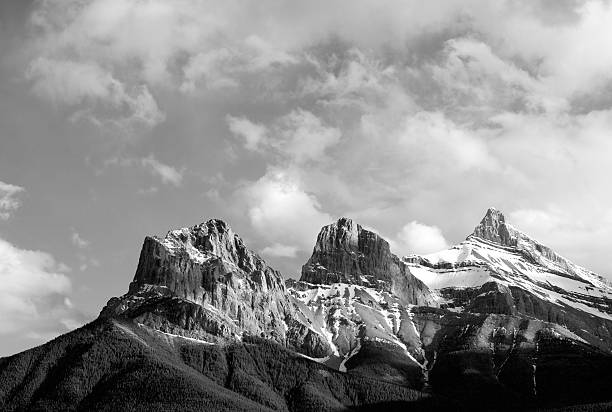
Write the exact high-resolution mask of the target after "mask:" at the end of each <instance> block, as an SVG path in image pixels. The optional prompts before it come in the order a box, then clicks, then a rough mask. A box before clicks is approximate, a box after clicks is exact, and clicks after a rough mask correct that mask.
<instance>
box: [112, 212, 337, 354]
mask: <svg viewBox="0 0 612 412" xmlns="http://www.w3.org/2000/svg"><path fill="white" fill-rule="evenodd" d="M102 315H103V316H107V317H110V316H115V317H116V316H123V317H128V318H132V319H135V320H137V321H138V322H140V323H143V324H145V325H147V326H151V327H153V328H155V329H158V330H161V331H164V332H167V333H173V334H178V335H183V336H188V337H193V338H197V339H205V340H213V341H218V340H219V339H241V338H242V337H243V336H247V335H248V336H258V337H266V338H269V339H272V340H275V341H277V342H279V343H282V344H287V345H288V346H291V347H295V348H296V349H297V350H299V351H302V352H305V353H307V354H309V353H312V352H313V351H314V352H316V353H317V354H318V355H320V354H324V353H325V352H326V351H328V350H329V345H328V344H327V342H326V340H325V339H324V338H323V337H322V336H320V335H319V334H317V333H315V332H314V331H312V330H311V329H310V328H309V325H304V324H302V323H300V322H299V321H298V320H296V319H295V310H294V308H293V305H292V303H291V301H290V299H289V297H288V296H287V295H286V293H285V286H284V282H283V279H282V277H281V275H280V273H279V272H278V271H276V270H274V269H273V268H271V267H270V266H268V265H267V264H266V263H265V261H264V260H263V259H261V258H260V257H259V256H258V255H257V254H255V253H254V252H252V251H250V250H249V249H248V248H247V247H246V246H245V245H244V243H243V241H242V239H241V238H240V237H239V236H237V235H236V234H234V233H233V231H232V230H231V228H230V227H229V226H228V225H227V224H226V223H225V222H223V221H221V220H209V221H208V222H205V223H202V224H199V225H196V226H193V227H190V228H183V229H179V230H174V231H170V232H168V234H167V235H166V237H165V238H164V239H158V238H156V237H147V238H145V241H144V244H143V247H142V251H141V253H140V259H139V262H138V268H137V270H136V275H135V276H134V280H133V281H132V283H131V284H130V288H129V291H128V293H127V294H126V295H124V296H122V297H120V298H113V299H111V300H110V301H109V303H108V305H107V306H106V308H104V309H103V311H102ZM288 331H290V333H288Z"/></svg>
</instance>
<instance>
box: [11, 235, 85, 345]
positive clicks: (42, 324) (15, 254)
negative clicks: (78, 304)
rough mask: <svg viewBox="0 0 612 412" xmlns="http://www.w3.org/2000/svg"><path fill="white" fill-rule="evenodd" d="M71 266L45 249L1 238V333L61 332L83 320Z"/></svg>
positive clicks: (40, 333)
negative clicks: (74, 296) (72, 297)
mask: <svg viewBox="0 0 612 412" xmlns="http://www.w3.org/2000/svg"><path fill="white" fill-rule="evenodd" d="M67 271H68V268H67V267H66V266H65V265H62V264H61V263H58V262H57V261H56V260H55V259H54V258H53V256H51V255H50V254H48V253H45V252H41V251H33V250H25V249H20V248H18V247H16V246H14V245H12V244H11V243H9V242H7V241H6V240H4V239H0V313H2V324H1V325H0V334H2V335H5V334H15V333H24V334H25V333H31V334H39V335H40V336H42V337H48V336H49V335H50V334H51V335H57V334H59V333H61V332H65V331H67V330H68V329H69V328H68V327H67V326H66V324H67V323H68V324H69V325H70V327H74V326H75V325H80V324H82V321H83V319H82V315H80V314H79V313H78V311H76V310H75V309H74V308H73V307H72V304H71V303H70V299H69V295H70V293H71V290H72V284H71V282H70V279H69V278H68V276H67V275H66V272H67Z"/></svg>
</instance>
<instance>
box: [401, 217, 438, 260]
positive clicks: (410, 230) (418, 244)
mask: <svg viewBox="0 0 612 412" xmlns="http://www.w3.org/2000/svg"><path fill="white" fill-rule="evenodd" d="M396 238H397V241H396V244H395V245H394V248H395V249H396V250H397V252H398V253H400V254H401V255H409V254H426V253H432V252H439V251H441V250H444V249H446V248H447V247H448V242H447V241H446V239H445V238H444V236H443V235H442V231H441V230H440V228H438V227H437V226H428V225H425V224H423V223H419V222H417V221H414V220H413V221H412V222H410V223H408V224H406V225H404V227H402V229H401V230H400V231H399V233H398V234H397V236H396Z"/></svg>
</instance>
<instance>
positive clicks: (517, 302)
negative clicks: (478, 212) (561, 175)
mask: <svg viewBox="0 0 612 412" xmlns="http://www.w3.org/2000/svg"><path fill="white" fill-rule="evenodd" d="M404 260H405V262H406V263H407V264H408V265H409V267H410V271H411V272H412V273H413V274H414V275H415V276H417V277H418V278H419V279H421V280H423V281H424V282H425V283H426V284H427V285H428V286H429V287H430V288H431V289H433V290H434V291H436V290H437V291H438V293H440V294H441V295H442V296H443V298H444V299H445V301H446V302H445V303H444V304H443V305H442V306H443V307H445V308H450V309H452V310H454V311H468V312H472V313H496V314H508V315H520V316H529V317H536V318H538V319H541V320H543V321H546V322H554V323H557V324H560V325H564V326H566V327H567V328H569V329H570V330H571V331H572V332H573V333H576V334H577V335H579V336H580V337H581V338H582V339H584V340H586V341H588V342H589V343H590V344H592V345H595V346H597V347H600V348H603V349H606V350H609V349H612V334H611V331H612V287H611V286H610V283H609V281H607V280H605V279H603V278H602V277H601V276H598V275H596V274H594V273H593V272H591V271H589V270H587V269H585V268H582V267H580V266H578V265H576V264H574V263H572V262H570V261H569V260H567V259H565V258H564V257H562V256H560V255H558V254H557V253H555V252H554V251H553V250H552V249H550V248H549V247H546V246H544V245H542V244H541V243H539V242H537V241H536V240H534V239H532V238H530V237H529V236H527V235H526V234H524V233H522V232H520V231H519V230H517V229H515V228H514V227H512V226H511V225H510V224H509V223H508V221H507V219H506V217H505V216H504V214H503V213H502V212H500V211H499V210H496V209H493V208H491V209H489V210H488V211H487V212H486V214H485V216H484V218H483V219H482V221H481V222H480V223H479V224H478V225H477V226H476V228H475V229H474V232H473V233H472V234H471V235H469V236H468V237H467V238H466V240H465V241H464V242H462V243H460V244H458V245H455V246H453V247H451V248H450V249H448V250H445V251H441V252H438V253H432V254H429V255H425V256H421V257H418V258H415V257H410V258H409V259H408V258H406V259H404Z"/></svg>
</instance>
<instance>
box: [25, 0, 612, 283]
mask: <svg viewBox="0 0 612 412" xmlns="http://www.w3.org/2000/svg"><path fill="white" fill-rule="evenodd" d="M322 9H325V10H326V13H325V14H324V15H321V12H320V10H322ZM346 10H350V11H351V12H350V13H346ZM415 10H418V12H415ZM611 15H612V5H611V4H610V3H606V2H602V1H597V0H587V1H583V2H534V1H527V0H519V1H512V2H501V3H499V2H490V1H486V0H466V1H462V2H448V1H445V0H433V1H429V2H427V4H423V2H418V1H416V0H415V1H413V0H408V1H400V0H397V1H395V0H392V1H390V2H384V3H381V2H379V1H360V2H357V3H356V2H352V1H349V0H341V1H338V2H334V3H333V4H328V3H323V2H321V1H318V0H317V1H311V2H305V3H299V4H298V3H295V2H288V1H287V2H285V1H280V2H278V1H272V0H270V1H268V0H263V1H258V2H253V3H249V4H244V3H243V2H238V1H233V0H230V1H226V2H223V3H215V2H208V1H199V0H177V1H174V2H170V3H169V2H165V1H161V0H151V1H147V2H141V1H136V0H128V1H119V0H111V1H110V2H109V1H108V0H88V1H81V0H71V1H68V2H63V3H62V4H61V5H60V4H59V3H57V2H41V3H39V4H38V5H37V7H36V8H35V12H34V14H33V16H32V25H33V26H34V28H35V29H36V30H35V31H34V32H33V35H32V42H31V44H29V46H30V47H29V48H28V49H27V51H26V52H25V53H26V54H27V55H28V61H29V69H28V70H27V71H26V75H27V78H28V79H29V82H30V84H31V86H32V88H33V90H34V92H35V93H36V95H38V96H40V97H42V98H44V99H46V100H49V101H53V102H55V104H57V105H66V106H68V107H71V108H73V109H74V110H77V109H78V110H77V112H76V113H77V115H76V118H81V117H84V118H88V119H98V120H99V121H100V122H101V124H102V125H103V126H104V125H107V124H109V123H108V122H109V121H111V120H116V121H122V120H123V119H124V118H129V119H140V120H137V121H134V122H135V123H138V124H141V125H144V126H145V128H147V129H150V128H152V127H155V125H157V124H159V123H160V122H161V121H162V120H163V116H164V113H162V109H161V108H165V107H168V108H170V107H171V106H170V104H172V105H174V104H176V105H177V107H178V109H177V110H180V108H181V105H183V106H182V107H185V108H192V107H194V106H196V107H199V106H197V105H196V104H202V105H203V107H210V106H206V105H211V106H213V105H214V108H215V110H216V111H215V113H217V112H218V113H219V114H218V116H220V118H221V119H225V124H224V126H227V128H228V130H225V135H223V132H220V133H219V134H220V135H222V136H221V137H220V140H223V144H227V145H228V146H231V147H230V149H228V150H227V151H226V152H225V154H228V153H231V157H232V159H233V160H236V161H234V162H233V164H232V166H231V167H230V166H227V169H223V167H220V169H223V170H220V171H221V172H224V173H227V172H230V169H231V172H230V173H227V175H228V176H232V177H231V178H230V182H229V183H228V184H227V186H228V187H233V189H235V188H236V186H240V187H241V189H240V190H239V193H240V194H241V196H239V197H240V201H239V202H236V207H238V208H240V209H241V211H243V212H246V213H247V216H249V218H250V221H251V223H252V224H253V227H254V228H256V229H257V230H258V231H259V232H260V233H265V231H264V230H263V229H264V227H265V226H266V224H267V225H270V226H271V224H272V223H273V222H274V221H275V220H274V215H275V214H278V216H279V218H278V219H279V221H281V222H283V221H284V222H287V223H295V224H296V225H297V228H298V229H297V233H300V235H299V236H298V235H297V234H296V236H295V237H292V236H291V235H288V234H286V233H280V232H279V233H275V235H278V236H281V237H280V238H279V239H282V240H275V239H272V237H271V236H269V237H265V235H262V236H264V237H263V239H265V240H266V242H267V243H268V247H269V248H270V249H269V252H272V251H273V250H274V248H273V246H274V244H275V243H278V244H279V245H285V246H288V247H296V248H303V247H305V245H306V244H308V245H310V244H311V242H312V239H313V237H312V236H311V234H310V233H306V232H307V230H306V229H305V228H303V227H302V226H301V225H300V222H295V220H294V219H293V218H290V217H288V216H287V214H288V213H289V212H288V211H286V210H285V209H282V208H278V207H277V203H276V202H275V201H270V200H267V199H277V200H279V203H280V204H284V203H288V204H291V205H294V204H295V205H297V208H298V209H301V210H305V211H306V216H307V217H308V218H309V219H310V220H311V221H312V222H314V223H316V225H315V228H313V229H312V231H316V230H318V226H320V225H321V224H322V223H323V224H324V223H329V221H330V219H328V218H329V216H331V215H334V216H336V215H346V214H349V215H351V216H359V217H362V218H363V219H365V220H366V222H363V223H365V224H367V225H369V226H372V227H381V228H382V229H383V231H384V232H385V233H397V225H398V222H405V221H406V218H405V217H406V215H407V214H408V215H409V216H410V217H409V220H415V221H416V222H435V223H436V224H437V225H438V226H439V227H440V228H442V229H444V234H445V235H446V237H447V238H448V239H450V240H452V241H459V240H462V239H463V238H464V237H465V235H466V234H467V233H469V231H471V229H472V227H473V226H474V225H475V224H476V223H477V220H478V219H479V218H480V217H481V216H480V215H481V214H482V213H483V212H484V210H485V209H486V206H487V205H489V204H497V205H500V207H502V208H504V209H507V210H511V211H518V210H532V211H533V210H540V211H545V212H546V213H548V214H549V215H550V216H557V217H558V218H559V219H561V218H563V219H566V218H567V219H573V220H574V221H577V220H580V221H582V222H583V226H584V227H585V228H590V230H592V229H593V228H594V227H596V223H597V222H596V219H595V218H594V217H592V216H593V215H601V216H604V215H606V213H607V212H606V211H607V208H606V207H607V206H606V205H608V204H610V202H612V198H611V197H610V195H609V194H608V192H609V191H607V190H606V188H607V186H608V182H607V181H606V178H607V176H608V175H609V174H610V170H609V167H608V164H609V161H608V159H607V157H606V155H607V153H610V150H612V146H611V143H610V139H609V138H608V134H609V132H608V131H609V130H610V127H611V126H612V115H611V111H610V105H611V102H612V94H611V93H610V87H609V86H610V85H611V84H612V72H611V71H610V70H609V67H610V64H611V62H612V52H611V51H610V50H611V49H610V48H609V47H607V45H606V42H607V39H608V38H610V25H609V24H608V21H609V20H610V17H611ZM339 22H342V23H341V24H339ZM164 99H167V102H168V106H166V105H165V103H166V101H165V100H164ZM194 99H195V100H194ZM211 102H212V103H211ZM203 110H205V109H203ZM185 112H188V111H187V110H186V111H185ZM126 113H127V114H126ZM170 115H171V114H170V110H169V109H168V116H170ZM200 120H201V119H195V120H194V119H192V120H191V121H192V122H193V124H194V125H197V126H198V127H200V126H202V125H201V123H200ZM186 121H188V120H186ZM206 126H209V125H208V124H206ZM213 134H214V133H211V135H213ZM230 136H233V138H234V139H235V141H237V142H239V143H240V146H242V147H243V148H244V149H246V150H247V151H249V152H253V153H255V155H253V156H248V157H247V158H242V157H241V156H242V155H244V153H243V152H242V151H241V150H239V149H238V145H236V146H232V145H231V144H228V143H227V140H224V139H227V138H228V137H230ZM206 139H210V141H211V142H213V141H214V137H212V136H209V135H207V136H206ZM211 147H212V145H211ZM227 157H228V158H229V157H230V155H229V154H228V156H227ZM144 159H145V160H137V161H134V162H133V163H131V164H133V165H138V166H139V167H140V168H143V169H146V170H148V171H149V173H151V174H155V176H157V177H159V178H161V179H162V181H163V182H165V183H167V184H172V185H180V182H181V176H182V175H183V172H182V170H178V169H176V168H173V167H171V166H168V168H163V167H160V165H163V164H161V163H160V162H159V161H157V159H155V158H150V159H149V160H146V159H148V158H144ZM236 165H238V166H236ZM254 171H259V173H260V174H259V175H256V174H253V173H254ZM262 174H263V175H262ZM245 182H246V183H245ZM249 185H250V187H249ZM213 186H214V185H213ZM247 188H248V189H247ZM207 190H208V192H207V193H208V196H209V198H214V199H219V196H221V197H222V195H223V194H222V193H221V192H220V191H219V190H218V188H216V187H212V188H208V187H207ZM232 192H234V190H232V189H230V190H227V191H226V193H232ZM551 203H552V204H555V205H557V206H556V207H557V208H558V209H559V210H561V212H559V213H556V212H555V213H552V212H551V211H550V210H549V209H548V205H549V204H551ZM448 205H453V209H456V210H458V211H460V212H461V216H460V217H458V216H457V213H449V211H448V207H449V206H448ZM594 211H596V213H594ZM517 216H519V217H521V215H520V214H519V215H517ZM525 216H526V215H524V216H522V217H521V219H519V221H520V223H521V224H526V225H527V224H528V223H529V219H527V218H526V217H525ZM550 216H549V217H550ZM471 219H473V221H472V220H471ZM550 219H553V218H552V217H550ZM536 220H538V219H536ZM553 220H554V219H553ZM544 221H545V219H544V218H543V217H542V219H539V222H540V223H541V224H542V222H544ZM550 221H551V222H552V220H550ZM604 221H605V220H604ZM314 223H313V225H314ZM602 224H605V225H608V223H601V222H600V225H602ZM535 229H537V228H535ZM415 230H416V229H415ZM555 230H556V229H555ZM576 230H577V229H576ZM539 231H540V232H541V234H542V235H544V236H546V231H545V230H540V229H539ZM551 231H552V229H551ZM583 232H584V233H586V230H585V231H583ZM604 232H605V231H604V230H599V231H597V233H604ZM568 233H569V232H568ZM573 233H577V232H576V231H575V230H574V232H573ZM581 233H582V232H581ZM600 236H601V239H602V243H606V242H603V240H604V239H605V235H604V234H601V235H600ZM562 237H563V236H562V235H559V239H561V238H562ZM298 238H299V239H302V240H299V239H298ZM303 239H307V240H303ZM580 239H582V237H580ZM551 240H552V241H553V243H554V239H551ZM306 242H307V243H306ZM585 242H587V241H586V240H585ZM560 243H563V242H559V244H560ZM608 243H609V242H608ZM440 244H441V242H440ZM585 244H586V243H585ZM552 246H555V245H554V244H552ZM561 247H563V248H565V246H561ZM276 249H278V250H277V251H281V250H282V249H281V248H280V247H279V248H276ZM287 250H289V249H286V250H285V252H286V254H291V253H290V250H289V252H287ZM565 250H566V252H568V253H570V254H571V253H576V254H582V255H583V256H584V259H585V260H588V261H589V262H595V263H593V264H594V266H597V267H599V268H608V269H610V270H611V271H612V267H610V264H609V263H607V262H606V259H604V258H598V257H597V256H596V254H598V253H599V252H598V251H595V250H594V249H593V251H591V252H589V251H588V250H587V249H586V247H585V246H583V245H578V244H576V245H575V246H574V247H573V248H572V247H571V246H567V248H565Z"/></svg>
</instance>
